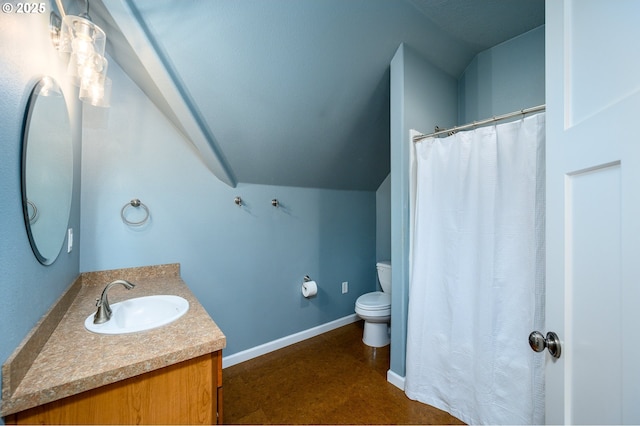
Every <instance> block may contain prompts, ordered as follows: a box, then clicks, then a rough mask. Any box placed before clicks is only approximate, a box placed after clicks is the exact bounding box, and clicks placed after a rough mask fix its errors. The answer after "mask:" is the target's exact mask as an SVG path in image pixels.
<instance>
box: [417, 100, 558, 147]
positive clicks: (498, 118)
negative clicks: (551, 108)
mask: <svg viewBox="0 0 640 426" xmlns="http://www.w3.org/2000/svg"><path fill="white" fill-rule="evenodd" d="M545 108H546V105H545V104H542V105H538V106H535V107H531V108H525V109H521V110H520V111H514V112H510V113H508V114H503V115H498V116H495V117H491V118H487V119H485V120H480V121H474V122H473V123H469V124H464V125H462V126H455V127H452V128H450V129H443V130H438V131H436V132H433V133H429V134H428V135H416V136H414V137H413V142H420V141H421V140H423V139H426V138H430V137H433V136H439V135H444V134H445V133H455V132H457V131H460V130H465V129H470V128H472V127H477V126H483V125H485V124H489V123H493V122H495V121H501V120H506V119H507V118H512V117H517V116H518V115H525V114H531V113H533V112H539V111H544V110H545Z"/></svg>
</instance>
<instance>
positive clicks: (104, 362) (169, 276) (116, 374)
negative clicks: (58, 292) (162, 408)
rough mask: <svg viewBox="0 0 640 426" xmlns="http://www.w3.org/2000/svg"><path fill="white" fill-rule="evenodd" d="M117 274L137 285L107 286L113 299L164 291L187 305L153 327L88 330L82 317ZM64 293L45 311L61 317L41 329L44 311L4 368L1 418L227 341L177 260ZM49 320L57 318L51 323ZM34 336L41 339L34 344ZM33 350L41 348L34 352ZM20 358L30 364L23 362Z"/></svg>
mask: <svg viewBox="0 0 640 426" xmlns="http://www.w3.org/2000/svg"><path fill="white" fill-rule="evenodd" d="M115 279H126V280H129V281H131V282H133V283H134V284H136V287H135V288H134V289H132V290H126V289H125V288H124V287H122V286H114V287H112V288H111V289H110V290H109V302H110V303H111V304H114V303H117V302H119V301H122V300H126V299H131V298H134V297H142V296H148V295H154V294H170V295H177V296H181V297H183V298H185V299H186V300H188V301H189V310H188V312H187V313H186V314H185V315H183V316H182V317H181V318H179V319H177V320H176V321H174V322H172V323H170V324H168V325H165V326H163V327H160V328H156V329H152V330H147V331H142V332H138V333H131V334H121V335H103V334H95V333H92V332H90V331H88V330H86V329H85V327H84V320H85V319H86V318H87V317H88V316H89V315H91V314H92V313H94V312H95V311H96V307H95V301H96V299H97V298H99V297H100V294H101V293H102V290H103V289H104V287H105V285H106V284H108V283H109V282H111V281H113V280H115ZM67 293H71V295H70V296H67V297H65V296H64V295H63V297H62V298H61V299H60V300H59V301H58V302H57V303H56V304H55V305H54V307H53V308H52V309H51V311H50V313H49V314H48V315H47V316H51V315H53V316H55V312H56V311H58V314H57V315H58V318H59V322H57V321H56V322H57V324H53V325H49V327H50V328H51V331H50V332H46V331H41V330H39V329H44V328H46V327H47V324H46V323H47V320H46V317H47V316H45V319H44V320H41V322H40V323H39V324H38V325H36V327H35V328H34V330H33V331H32V332H31V333H30V335H29V336H27V338H25V341H24V342H23V343H22V344H21V346H20V347H18V348H17V349H16V351H15V352H14V354H13V355H12V356H11V357H10V358H9V359H8V360H7V362H6V363H5V365H3V370H2V371H3V385H2V406H1V411H0V415H2V416H6V415H9V414H13V413H16V412H19V411H23V410H26V409H28V408H32V407H35V406H38V405H42V404H46V403H48V402H52V401H55V400H58V399H61V398H65V397H67V396H71V395H75V394H79V393H81V392H84V391H87V390H90V389H94V388H97V387H100V386H104V385H107V384H110V383H114V382H117V381H120V380H124V379H127V378H129V377H133V376H136V375H139V374H143V373H146V372H149V371H153V370H156V369H159V368H163V367H166V366H169V365H172V364H176V363H179V362H182V361H186V360H189V359H192V358H195V357H198V356H201V355H204V354H207V353H211V352H215V351H218V350H221V349H223V348H224V347H225V346H226V338H225V336H224V334H223V333H222V331H220V329H219V328H218V326H217V325H216V324H215V322H214V321H213V320H212V319H211V317H210V316H209V315H208V314H207V312H206V311H205V310H204V308H203V307H202V305H201V304H200V303H199V302H198V300H197V299H196V298H195V297H194V295H193V293H192V292H191V291H190V290H189V288H188V287H187V285H186V284H185V283H184V281H182V279H181V278H180V270H179V265H178V264H173V265H159V266H156V267H145V268H129V269H120V270H114V271H101V272H91V273H83V274H81V275H80V276H79V277H78V279H77V280H76V282H75V283H74V284H73V285H72V286H71V287H70V288H69V290H67ZM61 304H62V305H63V306H59V305H61ZM65 304H66V305H67V306H64V305H65ZM65 307H66V309H65ZM52 321H55V320H49V322H50V323H51V322H52ZM42 333H44V334H45V337H44V338H43V336H42V335H41V334H42ZM39 334H40V335H39ZM47 334H48V337H47V336H46V335H47ZM34 339H35V340H38V339H39V340H41V341H42V342H41V343H36V344H34V343H33V340H34ZM30 345H32V346H33V345H35V346H33V347H30ZM25 348H28V350H27V349H25ZM34 348H37V349H39V350H38V351H37V352H36V351H35V350H34ZM23 349H24V350H23ZM29 353H31V354H29ZM25 357H26V358H29V361H32V362H26V361H25V359H24V358H25ZM20 370H23V371H20Z"/></svg>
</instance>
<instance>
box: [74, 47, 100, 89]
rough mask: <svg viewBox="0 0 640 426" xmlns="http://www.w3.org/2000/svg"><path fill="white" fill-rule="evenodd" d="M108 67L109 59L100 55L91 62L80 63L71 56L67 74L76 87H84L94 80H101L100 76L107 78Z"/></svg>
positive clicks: (94, 56) (95, 56)
mask: <svg viewBox="0 0 640 426" xmlns="http://www.w3.org/2000/svg"><path fill="white" fill-rule="evenodd" d="M108 65H109V63H108V61H107V59H106V58H105V57H103V56H100V55H93V57H92V58H91V60H88V61H85V62H83V63H80V62H79V61H78V59H77V57H76V56H75V55H74V54H71V56H70V57H69V65H68V68H67V74H68V75H69V77H71V80H72V82H73V84H74V85H76V86H77V87H82V86H86V85H87V84H92V80H93V79H96V78H99V75H100V74H101V75H103V76H106V74H107V68H108Z"/></svg>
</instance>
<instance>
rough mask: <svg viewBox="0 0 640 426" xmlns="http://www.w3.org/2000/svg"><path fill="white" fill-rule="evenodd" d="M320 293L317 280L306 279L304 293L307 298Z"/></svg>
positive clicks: (303, 284) (303, 285) (303, 287)
mask: <svg viewBox="0 0 640 426" xmlns="http://www.w3.org/2000/svg"><path fill="white" fill-rule="evenodd" d="M317 293H318V284H316V282H315V281H305V282H304V283H302V295H303V296H304V297H306V298H309V297H313V296H315V295H316V294H317Z"/></svg>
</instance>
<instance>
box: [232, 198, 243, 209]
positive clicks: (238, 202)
mask: <svg viewBox="0 0 640 426" xmlns="http://www.w3.org/2000/svg"><path fill="white" fill-rule="evenodd" d="M233 202H234V203H236V204H237V205H238V207H239V206H242V198H240V197H236V198H235V199H234V200H233Z"/></svg>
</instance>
